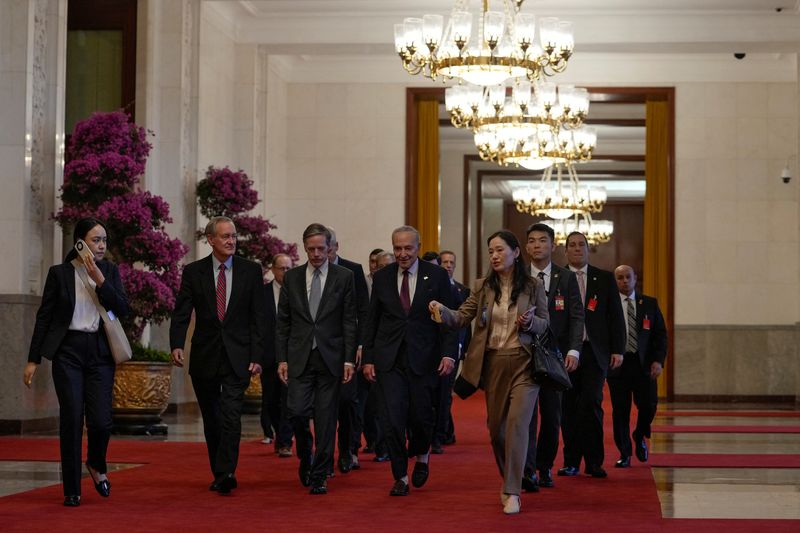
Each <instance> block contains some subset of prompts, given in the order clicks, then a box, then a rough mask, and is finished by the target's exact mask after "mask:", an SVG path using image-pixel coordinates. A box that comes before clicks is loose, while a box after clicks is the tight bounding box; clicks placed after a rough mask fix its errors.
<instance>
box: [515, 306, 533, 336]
mask: <svg viewBox="0 0 800 533" xmlns="http://www.w3.org/2000/svg"><path fill="white" fill-rule="evenodd" d="M534 311H536V306H534V307H529V308H528V310H527V311H525V312H524V313H522V314H521V315H519V316H518V317H517V326H518V327H519V329H521V330H523V331H528V330H529V329H530V327H531V322H533V313H534Z"/></svg>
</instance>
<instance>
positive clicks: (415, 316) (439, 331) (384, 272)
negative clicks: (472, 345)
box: [363, 260, 458, 375]
mask: <svg viewBox="0 0 800 533" xmlns="http://www.w3.org/2000/svg"><path fill="white" fill-rule="evenodd" d="M398 268H399V265H398V264H397V263H393V264H391V265H388V266H385V267H383V268H382V269H380V270H378V271H377V272H376V273H375V274H374V277H373V282H372V298H371V299H370V302H369V312H368V313H367V325H366V334H365V337H364V351H363V362H364V364H374V365H375V368H376V369H377V370H379V371H387V370H390V369H391V368H392V367H393V366H394V363H395V359H396V358H397V354H398V353H399V351H400V347H401V345H403V344H405V347H406V351H407V355H408V365H409V367H410V369H411V371H412V372H413V373H414V374H416V375H423V374H427V373H431V372H435V371H436V368H437V367H438V366H439V363H440V362H441V360H442V357H444V356H447V357H452V358H453V359H456V358H457V357H458V345H457V342H458V332H457V331H456V330H450V329H449V328H446V327H445V326H444V325H443V324H437V323H436V322H434V321H433V320H432V319H431V313H430V311H428V304H429V303H430V301H431V300H437V301H439V302H440V303H442V304H444V305H446V306H447V307H449V308H451V309H452V308H453V291H452V290H451V289H450V277H449V276H448V275H447V271H445V269H443V268H442V267H440V266H438V265H434V264H433V263H428V262H427V261H422V260H419V267H418V268H419V269H418V270H417V275H418V278H417V286H416V290H415V292H414V297H413V299H412V301H411V310H410V312H409V314H408V315H406V313H405V312H404V311H403V306H402V304H401V303H400V293H399V291H398V290H397V272H398Z"/></svg>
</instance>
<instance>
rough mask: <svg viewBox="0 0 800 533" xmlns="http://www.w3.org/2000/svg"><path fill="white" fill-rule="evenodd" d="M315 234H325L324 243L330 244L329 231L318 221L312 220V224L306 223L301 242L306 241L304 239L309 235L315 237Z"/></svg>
mask: <svg viewBox="0 0 800 533" xmlns="http://www.w3.org/2000/svg"><path fill="white" fill-rule="evenodd" d="M317 235H325V244H327V245H328V246H330V245H331V232H330V231H329V230H328V228H326V227H325V226H323V225H322V224H320V223H319V222H314V223H313V224H309V225H308V227H307V228H306V230H305V231H304V232H303V242H306V239H308V238H310V237H316V236H317Z"/></svg>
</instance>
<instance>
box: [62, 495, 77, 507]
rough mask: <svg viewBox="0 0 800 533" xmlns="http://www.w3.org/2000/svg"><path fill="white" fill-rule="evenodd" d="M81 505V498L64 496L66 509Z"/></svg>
mask: <svg viewBox="0 0 800 533" xmlns="http://www.w3.org/2000/svg"><path fill="white" fill-rule="evenodd" d="M80 504H81V497H80V496H64V507H78V506H79V505H80Z"/></svg>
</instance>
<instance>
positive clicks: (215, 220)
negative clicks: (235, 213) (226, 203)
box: [205, 216, 236, 237]
mask: <svg viewBox="0 0 800 533" xmlns="http://www.w3.org/2000/svg"><path fill="white" fill-rule="evenodd" d="M220 222H230V223H231V224H233V227H234V228H235V227H236V224H234V223H233V220H231V219H230V218H229V217H223V216H219V217H211V220H209V221H208V224H206V233H205V235H206V237H214V236H215V235H216V234H217V224H219V223H220Z"/></svg>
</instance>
